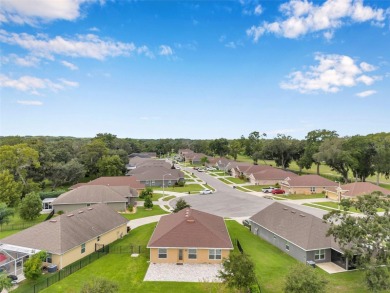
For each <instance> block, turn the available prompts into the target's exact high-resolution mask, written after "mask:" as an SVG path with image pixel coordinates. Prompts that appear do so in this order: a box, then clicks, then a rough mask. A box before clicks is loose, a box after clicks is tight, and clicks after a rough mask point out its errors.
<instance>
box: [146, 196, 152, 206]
mask: <svg viewBox="0 0 390 293" xmlns="http://www.w3.org/2000/svg"><path fill="white" fill-rule="evenodd" d="M144 208H145V209H151V208H153V202H152V199H151V198H150V196H147V197H145V202H144Z"/></svg>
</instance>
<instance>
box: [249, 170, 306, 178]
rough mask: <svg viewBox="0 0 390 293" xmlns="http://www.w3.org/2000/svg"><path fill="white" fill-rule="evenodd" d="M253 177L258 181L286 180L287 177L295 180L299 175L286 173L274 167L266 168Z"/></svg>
mask: <svg viewBox="0 0 390 293" xmlns="http://www.w3.org/2000/svg"><path fill="white" fill-rule="evenodd" d="M252 175H253V177H254V178H255V179H257V180H284V179H286V178H287V177H288V178H293V177H296V176H298V175H297V174H295V173H293V172H290V171H284V170H282V169H277V168H273V167H269V168H265V169H264V170H262V171H258V172H256V173H252Z"/></svg>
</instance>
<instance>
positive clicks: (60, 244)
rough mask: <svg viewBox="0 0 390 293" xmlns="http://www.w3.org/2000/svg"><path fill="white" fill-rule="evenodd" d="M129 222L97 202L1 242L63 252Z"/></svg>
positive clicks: (56, 252) (58, 252)
mask: <svg viewBox="0 0 390 293" xmlns="http://www.w3.org/2000/svg"><path fill="white" fill-rule="evenodd" d="M71 215H73V216H71ZM127 222H128V220H127V219H125V218H124V217H122V216H121V215H119V214H118V213H117V212H115V211H114V210H113V209H111V208H110V207H109V206H107V205H106V204H95V205H92V206H90V207H88V208H83V209H78V210H75V211H73V212H71V213H67V214H63V215H61V216H57V217H54V218H52V219H51V220H49V221H46V222H43V223H40V224H37V225H35V226H32V227H31V228H27V229H26V230H23V231H20V232H18V233H16V234H14V235H11V236H9V237H6V238H4V239H1V240H0V243H5V244H11V245H17V246H22V247H28V248H33V249H39V250H45V251H47V252H50V253H54V254H63V253H65V252H66V251H68V250H70V249H73V248H75V247H77V246H79V245H81V244H83V243H85V242H87V241H89V240H91V239H94V238H95V237H97V236H99V235H102V234H104V233H107V232H108V231H110V230H113V229H115V228H117V227H119V226H122V225H124V224H126V223H127Z"/></svg>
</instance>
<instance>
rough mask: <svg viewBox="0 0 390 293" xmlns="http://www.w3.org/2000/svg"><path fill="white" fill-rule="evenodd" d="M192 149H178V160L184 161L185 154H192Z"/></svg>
mask: <svg viewBox="0 0 390 293" xmlns="http://www.w3.org/2000/svg"><path fill="white" fill-rule="evenodd" d="M193 153H194V151H193V150H190V149H179V151H178V154H179V160H180V161H185V157H186V156H187V155H190V154H193Z"/></svg>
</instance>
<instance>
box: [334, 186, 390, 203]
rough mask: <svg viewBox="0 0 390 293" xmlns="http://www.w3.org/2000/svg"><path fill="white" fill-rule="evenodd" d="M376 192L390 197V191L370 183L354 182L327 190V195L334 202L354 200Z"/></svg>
mask: <svg viewBox="0 0 390 293" xmlns="http://www.w3.org/2000/svg"><path fill="white" fill-rule="evenodd" d="M375 191H379V192H382V193H383V194H385V195H390V190H388V189H386V188H383V187H380V186H378V185H375V184H372V183H370V182H353V183H348V184H344V185H341V186H340V188H339V187H336V186H332V187H329V188H327V189H326V195H327V196H328V197H329V198H331V199H334V200H340V199H341V198H351V199H353V198H356V197H357V196H360V195H364V194H370V193H372V192H375Z"/></svg>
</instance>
